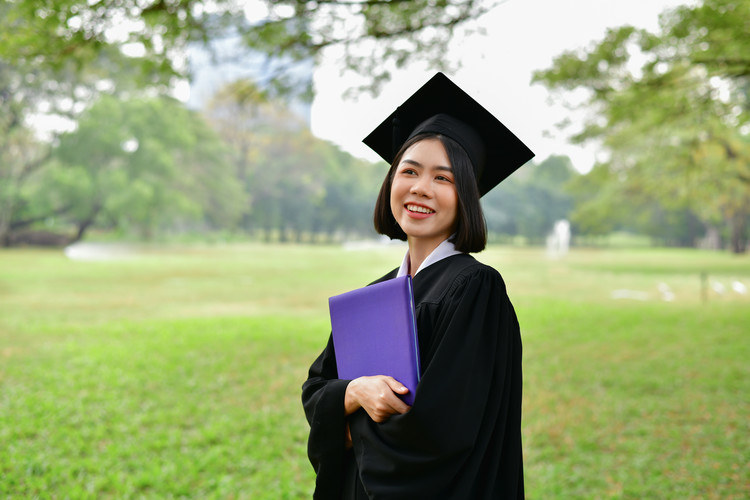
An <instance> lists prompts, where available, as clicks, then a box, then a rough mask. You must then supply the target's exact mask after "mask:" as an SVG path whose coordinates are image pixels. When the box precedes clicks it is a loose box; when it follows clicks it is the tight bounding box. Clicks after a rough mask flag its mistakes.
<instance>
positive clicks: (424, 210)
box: [405, 203, 435, 214]
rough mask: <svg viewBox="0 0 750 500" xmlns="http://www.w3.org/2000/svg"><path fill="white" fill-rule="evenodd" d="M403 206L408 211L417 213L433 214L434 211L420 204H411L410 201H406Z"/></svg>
mask: <svg viewBox="0 0 750 500" xmlns="http://www.w3.org/2000/svg"><path fill="white" fill-rule="evenodd" d="M405 207H406V209H407V210H408V211H409V212H415V213H418V214H434V213H435V211H434V210H433V209H431V208H428V207H424V206H422V205H413V204H411V203H407V204H406V205H405Z"/></svg>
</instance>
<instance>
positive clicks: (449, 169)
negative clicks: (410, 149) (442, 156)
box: [401, 158, 453, 173]
mask: <svg viewBox="0 0 750 500" xmlns="http://www.w3.org/2000/svg"><path fill="white" fill-rule="evenodd" d="M401 163H408V164H409V165H414V166H415V167H421V168H424V165H422V164H421V163H419V162H418V161H416V160H412V159H410V158H404V159H403V160H401ZM435 170H444V171H446V172H451V173H453V169H452V168H451V167H446V166H443V165H438V166H437V167H435Z"/></svg>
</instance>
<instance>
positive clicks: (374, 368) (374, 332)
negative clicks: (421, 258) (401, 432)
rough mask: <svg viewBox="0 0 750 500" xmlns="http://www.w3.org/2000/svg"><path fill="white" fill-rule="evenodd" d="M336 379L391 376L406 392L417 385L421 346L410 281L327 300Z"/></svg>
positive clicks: (410, 394)
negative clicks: (336, 371)
mask: <svg viewBox="0 0 750 500" xmlns="http://www.w3.org/2000/svg"><path fill="white" fill-rule="evenodd" d="M328 306H329V309H330V312H331V331H332V333H333V347H334V349H335V350H336V366H337V368H338V376H339V378H340V379H345V380H352V379H355V378H357V377H363V376H367V375H390V376H391V377H393V378H395V379H396V380H398V381H399V382H401V383H402V384H404V385H405V386H406V388H407V389H409V392H408V393H407V394H406V395H404V396H402V399H403V400H404V402H405V403H406V404H408V405H412V404H413V403H414V396H415V394H416V391H417V384H418V383H419V340H418V337H417V325H416V318H415V314H414V292H413V289H412V282H411V276H408V275H407V276H402V277H399V278H394V279H391V280H387V281H382V282H380V283H375V284H374V285H370V286H366V287H364V288H358V289H356V290H352V291H351V292H347V293H343V294H341V295H336V296H333V297H331V298H329V299H328Z"/></svg>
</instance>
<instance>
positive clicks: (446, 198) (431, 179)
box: [391, 139, 458, 247]
mask: <svg viewBox="0 0 750 500" xmlns="http://www.w3.org/2000/svg"><path fill="white" fill-rule="evenodd" d="M457 210H458V195H457V194H456V185H455V176H454V173H453V169H452V168H451V163H450V160H449V159H448V154H447V153H446V152H445V148H444V147H443V144H442V143H441V142H440V140H438V139H425V140H422V141H419V142H417V143H415V144H413V145H412V146H411V147H410V148H409V149H407V150H406V151H405V152H404V154H403V156H402V157H401V161H400V162H399V164H398V165H397V167H396V171H395V174H394V177H393V182H392V185H391V211H392V212H393V216H394V217H395V218H396V222H397V223H398V225H399V226H401V229H403V231H404V233H406V236H407V239H408V241H409V244H410V245H412V244H414V243H420V244H428V245H432V246H433V247H436V246H437V245H439V244H440V243H441V242H442V241H443V240H445V239H446V238H448V237H449V236H450V235H451V234H453V232H454V230H455V226H456V217H457Z"/></svg>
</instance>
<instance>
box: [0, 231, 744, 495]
mask: <svg viewBox="0 0 750 500" xmlns="http://www.w3.org/2000/svg"><path fill="white" fill-rule="evenodd" d="M402 253H403V249H402V248H400V247H384V248H368V249H361V250H356V251H346V250H344V249H342V248H339V247H326V246H292V245H290V246H266V245H259V244H258V245H252V244H248V245H241V244H233V245H226V246H221V245H216V246H189V247H180V248H177V247H171V248H170V247H162V248H150V247H142V248H133V249H132V253H130V254H128V255H125V256H124V257H123V258H120V259H116V260H106V261H90V262H81V261H71V260H68V259H67V258H66V257H65V256H64V255H63V254H62V252H60V251H49V250H45V251H41V250H6V251H2V252H0V497H2V498H6V497H10V498H34V497H38V498H107V497H109V498H170V497H189V498H253V499H284V498H309V497H310V493H311V491H312V484H313V481H314V476H313V474H312V469H311V468H310V466H309V464H308V462H307V458H306V455H305V442H306V434H307V424H306V422H305V419H304V416H303V413H302V408H301V404H300V401H299V394H300V385H301V384H302V382H303V381H304V379H305V375H306V370H307V367H308V366H309V364H310V363H311V362H312V360H313V359H314V358H315V356H316V355H317V354H318V352H319V351H320V350H321V349H322V347H323V345H324V343H325V341H326V338H327V336H328V319H327V302H326V299H327V297H328V296H330V295H333V294H335V293H340V292H343V291H346V290H348V289H351V288H354V287H357V286H361V285H364V284H366V283H367V282H369V281H371V280H373V279H375V278H377V277H378V276H380V275H381V274H383V273H384V272H385V271H387V270H389V269H390V268H392V267H395V266H396V265H397V264H398V263H400V260H401V257H402ZM479 258H480V260H483V261H485V262H487V263H490V264H492V265H494V266H495V267H496V268H497V269H499V270H500V271H501V273H502V274H503V276H504V277H505V279H506V282H507V284H508V289H509V292H510V294H511V299H512V300H513V302H514V304H515V305H516V309H517V312H518V316H519V320H520V322H521V328H522V335H523V338H524V376H525V379H524V391H525V393H524V440H525V443H524V445H525V446H524V447H525V453H526V459H525V474H526V487H527V498H530V499H549V498H559V499H571V498H592V499H595V498H630V499H643V498H649V499H650V498H653V499H664V498H669V499H672V498H675V499H691V498H694V499H704V498H707V499H740V498H748V497H750V418H748V415H750V361H748V360H750V294H745V295H741V294H739V293H736V292H733V291H732V290H731V288H730V284H731V282H732V281H733V280H739V281H741V282H743V283H744V284H745V285H747V286H750V256H746V257H735V256H732V255H729V254H723V253H710V252H699V251H685V250H659V249H639V250H633V251H624V250H574V251H572V252H571V253H570V254H569V255H568V256H566V257H565V258H562V259H558V260H550V259H548V258H547V257H546V255H545V253H544V251H543V250H539V249H516V248H506V247H500V248H491V249H490V250H488V251H486V252H484V253H482V254H480V255H479ZM701 273H706V274H707V276H708V277H707V279H705V283H706V284H707V285H708V288H706V289H705V290H703V289H702V280H701ZM717 283H721V284H723V285H724V287H725V288H726V291H725V292H724V293H723V294H719V293H717V292H716V291H715V290H714V289H713V288H712V286H718V285H717ZM665 287H668V288H669V292H671V293H672V294H673V297H674V298H673V300H672V301H665V300H663V294H662V292H660V288H661V289H662V290H666V288H665ZM613 292H616V293H619V294H620V296H622V295H627V296H631V297H640V298H645V300H637V299H635V298H624V299H614V298H613V297H612V294H613Z"/></svg>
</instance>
